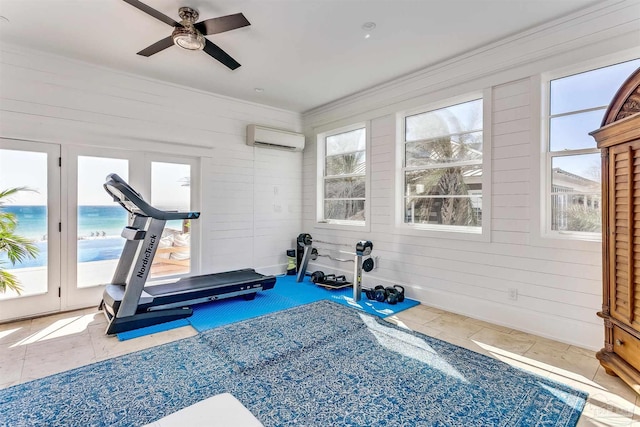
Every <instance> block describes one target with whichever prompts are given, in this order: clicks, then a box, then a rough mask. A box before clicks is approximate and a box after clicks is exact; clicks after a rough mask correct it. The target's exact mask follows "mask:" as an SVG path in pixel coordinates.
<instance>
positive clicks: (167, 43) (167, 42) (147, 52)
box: [138, 36, 173, 56]
mask: <svg viewBox="0 0 640 427" xmlns="http://www.w3.org/2000/svg"><path fill="white" fill-rule="evenodd" d="M171 46H173V38H172V37H171V36H169V37H166V38H164V39H162V40H160V41H157V42H155V43H154V44H152V45H151V46H149V47H147V48H145V49H142V50H141V51H140V52H138V55H141V56H151V55H153V54H154V53H158V52H160V51H161V50H165V49H166V48H168V47H171Z"/></svg>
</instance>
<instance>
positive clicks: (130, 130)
mask: <svg viewBox="0 0 640 427" xmlns="http://www.w3.org/2000/svg"><path fill="white" fill-rule="evenodd" d="M0 74H1V75H2V79H0V136H2V137H8V138H16V139H21V140H31V141H43V142H54V143H58V144H62V145H63V146H64V145H65V144H74V145H80V146H82V145H85V146H87V145H90V146H96V147H105V148H116V149H123V150H136V151H143V152H151V153H158V152H159V153H166V154H175V155H178V154H179V155H182V156H191V157H200V158H201V164H202V167H201V173H200V174H201V181H202V182H201V189H202V194H201V200H200V208H201V211H202V215H201V217H200V220H199V221H200V225H201V227H200V229H201V230H202V244H201V246H202V254H201V260H202V264H201V270H202V272H203V273H209V272H218V271H226V270H231V269H235V268H247V267H254V268H256V269H258V270H260V271H265V272H270V273H275V272H278V273H281V272H284V269H285V266H286V256H285V250H286V249H288V248H290V247H292V245H293V241H294V239H295V236H296V235H297V234H298V233H299V232H300V228H301V211H300V206H301V197H302V196H301V194H302V185H301V181H300V177H301V175H302V153H289V152H285V151H278V150H268V149H263V148H254V147H249V146H247V145H246V144H245V130H246V125H247V124H250V123H258V124H263V125H267V126H271V127H276V128H285V129H291V130H293V131H300V130H301V128H302V125H301V117H300V115H299V114H298V113H294V112H290V111H285V110H280V109H277V108H271V107H267V106H263V105H258V104H253V103H248V102H244V101H240V100H237V99H233V98H228V97H224V96H219V95H215V94H211V93H205V92H201V91H197V90H193V89H189V88H185V87H180V86H176V85H172V84H168V83H164V82H160V81H155V80H150V79H147V78H143V77H139V76H135V75H130V74H125V73H122V72H118V71H114V70H110V69H106V68H102V67H97V66H94V65H90V64H87V63H83V62H79V61H75V60H71V59H66V58H62V57H57V56H52V55H49V54H46V53H43V52H34V51H28V50H25V49H22V48H14V47H11V46H6V45H5V46H3V47H2V48H1V51H0ZM212 78H215V77H212ZM97 191H101V189H98V190H97ZM97 303H98V301H96V304H97Z"/></svg>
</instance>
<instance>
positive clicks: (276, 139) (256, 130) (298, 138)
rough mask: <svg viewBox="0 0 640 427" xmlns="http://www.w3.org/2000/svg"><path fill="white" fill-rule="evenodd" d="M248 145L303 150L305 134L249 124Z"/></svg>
mask: <svg viewBox="0 0 640 427" xmlns="http://www.w3.org/2000/svg"><path fill="white" fill-rule="evenodd" d="M247 145H253V146H256V147H265V148H277V149H280V150H288V151H302V149H304V135H302V134H301V133H296V132H290V131H287V130H280V129H273V128H268V127H265V126H260V125H247Z"/></svg>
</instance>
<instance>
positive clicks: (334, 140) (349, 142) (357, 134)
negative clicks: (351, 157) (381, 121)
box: [326, 128, 366, 156]
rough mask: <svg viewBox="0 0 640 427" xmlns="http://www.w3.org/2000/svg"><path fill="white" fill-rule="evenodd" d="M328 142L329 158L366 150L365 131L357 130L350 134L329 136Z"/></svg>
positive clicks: (327, 153)
mask: <svg viewBox="0 0 640 427" xmlns="http://www.w3.org/2000/svg"><path fill="white" fill-rule="evenodd" d="M326 141H327V152H326V155H327V156H332V155H334V154H342V153H350V152H352V151H363V150H365V148H366V140H365V129H364V128H362V129H356V130H353V131H350V132H345V133H339V134H337V135H332V136H328V137H327V138H326Z"/></svg>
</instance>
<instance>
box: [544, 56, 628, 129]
mask: <svg viewBox="0 0 640 427" xmlns="http://www.w3.org/2000/svg"><path fill="white" fill-rule="evenodd" d="M638 67H640V59H636V60H633V61H628V62H623V63H621V64H615V65H611V66H609V67H604V68H599V69H597V70H593V71H587V72H585V73H580V74H575V75H573V76H569V77H564V78H561V79H557V80H552V81H551V106H550V111H551V114H552V115H554V114H562V113H566V112H569V111H577V110H585V109H588V108H594V107H602V106H607V105H609V103H610V102H611V100H612V98H613V96H614V95H615V93H616V91H617V90H618V88H619V87H620V85H622V83H623V82H624V81H625V80H626V79H627V77H629V75H631V73H633V72H634V71H635V70H636V68H638ZM594 129H597V127H596V128H593V129H591V130H594Z"/></svg>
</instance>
